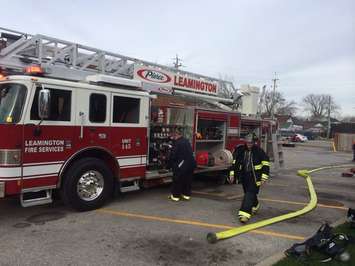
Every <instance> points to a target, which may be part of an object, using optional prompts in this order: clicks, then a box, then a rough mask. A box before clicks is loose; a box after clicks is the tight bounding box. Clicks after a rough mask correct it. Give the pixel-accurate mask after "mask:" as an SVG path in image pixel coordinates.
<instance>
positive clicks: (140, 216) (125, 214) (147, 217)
mask: <svg viewBox="0 0 355 266" xmlns="http://www.w3.org/2000/svg"><path fill="white" fill-rule="evenodd" d="M96 211H97V212H99V213H106V214H111V215H114V216H122V217H129V218H137V219H142V220H150V221H159V222H168V223H176V224H186V225H194V226H200V227H208V228H218V229H232V228H234V227H235V226H230V225H223V224H210V223H204V222H199V221H191V220H182V219H173V218H167V217H160V216H151V215H144V214H136V213H129V212H124V211H116V210H111V209H99V210H96ZM250 232H251V233H255V234H260V235H267V236H274V237H279V238H285V239H291V240H304V239H305V237H303V236H297V235H290V234H285V233H279V232H274V231H269V230H253V231H250Z"/></svg>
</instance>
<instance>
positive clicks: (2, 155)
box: [0, 149, 21, 166]
mask: <svg viewBox="0 0 355 266" xmlns="http://www.w3.org/2000/svg"><path fill="white" fill-rule="evenodd" d="M20 164H21V150H10V149H9V150H8V149H0V165H4V166H18V165H20Z"/></svg>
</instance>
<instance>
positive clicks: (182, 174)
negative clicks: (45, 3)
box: [170, 137, 196, 197]
mask: <svg viewBox="0 0 355 266" xmlns="http://www.w3.org/2000/svg"><path fill="white" fill-rule="evenodd" d="M170 165H171V167H172V170H173V184H172V187H171V194H172V195H173V196H174V197H180V196H181V194H183V195H185V196H190V195H191V182H192V174H193V171H194V169H195V168H196V161H195V158H194V156H193V152H192V148H191V144H190V142H189V141H188V140H187V139H185V138H183V137H180V138H178V139H177V140H176V141H175V143H174V146H173V149H172V152H171V155H170Z"/></svg>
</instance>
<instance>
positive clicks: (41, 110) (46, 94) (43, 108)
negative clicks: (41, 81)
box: [38, 87, 51, 120]
mask: <svg viewBox="0 0 355 266" xmlns="http://www.w3.org/2000/svg"><path fill="white" fill-rule="evenodd" d="M50 102H51V92H50V91H49V90H48V89H45V88H43V87H42V89H41V90H40V91H39V95H38V116H39V118H40V119H41V120H43V119H47V118H49V115H50V114H49V110H50Z"/></svg>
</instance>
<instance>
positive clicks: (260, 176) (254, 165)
mask: <svg viewBox="0 0 355 266" xmlns="http://www.w3.org/2000/svg"><path fill="white" fill-rule="evenodd" d="M247 150H248V148H247V146H246V145H239V146H237V147H236V148H235V150H234V153H233V158H234V161H233V167H232V171H231V176H232V175H234V178H235V180H238V183H240V182H241V181H242V176H243V175H244V174H245V169H244V168H245V167H244V156H245V152H246V151H247ZM251 158H252V159H251V170H252V176H253V177H254V181H255V184H256V186H260V185H261V181H266V180H268V178H269V172H270V161H269V157H268V156H267V155H266V153H265V152H264V151H263V149H261V148H259V147H258V146H256V145H253V147H252V148H251Z"/></svg>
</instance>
